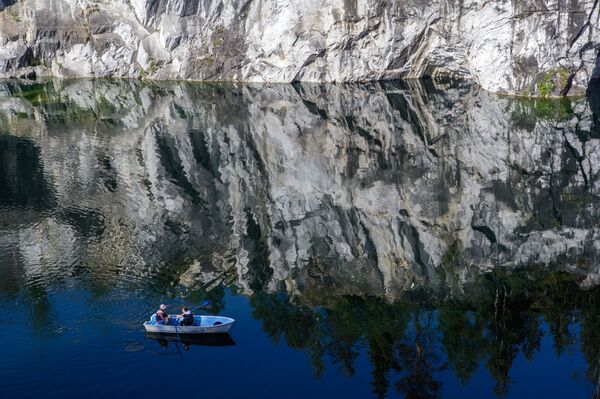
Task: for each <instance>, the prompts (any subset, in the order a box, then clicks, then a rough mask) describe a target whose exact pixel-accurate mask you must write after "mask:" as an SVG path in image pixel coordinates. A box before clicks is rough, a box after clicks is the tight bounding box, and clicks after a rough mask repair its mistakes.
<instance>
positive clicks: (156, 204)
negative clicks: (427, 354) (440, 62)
mask: <svg viewBox="0 0 600 399" xmlns="http://www.w3.org/2000/svg"><path fill="white" fill-rule="evenodd" d="M0 109H1V111H0V122H1V124H0V126H2V127H1V128H0V168H1V171H0V172H1V173H0V209H1V210H2V212H1V213H0V215H1V217H0V242H1V244H0V251H2V252H3V256H4V257H5V258H7V257H8V258H11V259H13V262H14V264H15V268H17V265H18V268H19V270H20V269H24V270H25V272H26V273H25V274H26V275H27V278H29V279H32V280H34V281H37V282H44V281H52V280H53V279H57V278H59V276H63V277H64V276H69V275H73V276H76V275H83V274H86V273H88V274H91V275H97V276H105V277H107V278H110V276H118V275H121V276H125V277H127V278H132V279H145V280H146V281H150V282H151V281H153V280H152V279H153V278H154V277H156V276H161V275H165V274H166V273H165V270H169V275H173V276H175V277H173V278H174V279H175V280H174V281H173V284H176V285H177V286H179V287H183V288H185V287H187V288H197V287H199V286H207V285H211V284H213V285H214V284H216V283H218V282H220V281H223V280H224V281H227V282H229V283H233V284H235V285H237V286H238V287H239V288H240V289H241V290H242V291H244V292H248V293H252V292H254V293H256V292H263V291H267V292H275V291H279V290H285V291H288V292H290V293H292V294H293V295H304V296H306V297H310V296H311V295H317V294H326V295H339V294H355V295H375V296H382V297H385V298H388V299H390V300H391V299H394V298H397V297H399V296H401V295H402V292H404V291H406V290H414V289H418V288H422V287H429V288H432V289H434V290H435V289H437V288H440V289H441V287H449V288H450V289H451V291H452V292H455V293H460V292H461V287H462V286H463V285H464V284H465V283H467V282H469V281H472V279H473V276H475V275H477V274H479V273H482V272H486V271H489V270H491V269H493V268H507V267H518V266H524V267H528V266H534V265H541V266H543V267H548V268H552V269H561V270H567V271H570V272H573V273H577V274H580V275H582V276H584V277H585V278H586V280H585V282H586V284H588V285H593V284H597V282H598V280H599V276H600V273H599V269H598V266H599V265H598V259H600V226H599V220H600V215H599V214H598V213H599V205H600V200H599V198H598V196H599V194H600V182H599V176H600V174H599V173H600V170H599V169H598V168H599V165H600V159H598V158H599V157H600V148H599V146H600V130H599V126H598V123H599V122H600V119H599V108H598V104H597V99H596V98H595V97H590V98H588V99H581V100H577V101H566V100H564V101H558V102H557V101H533V100H528V101H526V100H519V99H512V98H506V97H497V96H494V95H491V94H489V93H487V92H485V91H482V90H480V89H478V87H477V86H475V85H466V84H446V85H441V86H440V85H439V84H434V83H432V82H430V81H425V82H422V83H417V82H415V83H411V84H401V83H382V84H369V85H317V84H302V85H300V84H296V85H259V84H256V85H233V84H226V85H218V84H189V83H181V84H167V83H153V84H141V83H139V82H134V81H122V82H118V81H102V80H94V81H91V80H74V81H61V80H54V81H50V82H48V83H45V84H30V85H20V84H17V83H15V82H4V83H1V84H0ZM15 270H17V269H15ZM15 273H16V272H15ZM20 275H21V274H20V273H16V274H15V278H22V277H16V276H20ZM183 288H181V289H183Z"/></svg>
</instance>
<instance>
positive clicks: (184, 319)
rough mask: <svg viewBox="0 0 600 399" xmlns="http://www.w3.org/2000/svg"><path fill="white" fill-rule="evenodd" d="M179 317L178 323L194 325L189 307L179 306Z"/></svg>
mask: <svg viewBox="0 0 600 399" xmlns="http://www.w3.org/2000/svg"><path fill="white" fill-rule="evenodd" d="M179 317H181V323H180V325H182V326H193V325H194V315H193V314H192V311H191V310H190V309H188V307H187V306H182V307H181V314H180V315H179Z"/></svg>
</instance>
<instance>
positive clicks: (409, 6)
mask: <svg viewBox="0 0 600 399" xmlns="http://www.w3.org/2000/svg"><path fill="white" fill-rule="evenodd" d="M2 8H3V7H2V5H0V9H2ZM599 8H600V7H599V6H598V1H597V0H580V1H566V0H521V1H518V0H510V1H509V0H500V1H481V0H480V1H473V0H461V1H458V0H436V1H421V0H410V1H401V0H391V1H383V0H305V1H302V2H298V1H291V0H236V1H219V0H210V1H200V0H131V1H123V0H22V1H18V2H17V3H16V4H14V5H12V6H9V7H6V8H5V9H4V11H0V76H4V77H8V76H27V75H29V76H30V77H32V76H33V74H32V73H31V72H32V71H35V74H37V75H53V76H63V77H72V76H82V77H92V76H95V77H128V78H140V77H141V78H147V79H197V80H238V81H249V82H291V81H373V80H387V79H397V78H420V77H425V76H433V77H438V78H441V77H452V78H464V79H470V80H473V81H475V82H477V83H478V84H480V85H481V86H482V87H483V88H484V89H485V90H488V91H493V92H500V93H510V94H517V95H524V96H549V95H564V94H569V95H578V94H582V93H585V91H586V89H587V87H588V84H589V81H590V79H591V78H592V75H593V74H594V73H596V74H598V70H600V69H597V68H598V67H597V65H598V64H599V63H598V48H599V44H600V40H599V35H600V33H599V32H600V30H599V29H598V26H600V25H599V24H598V22H599V15H600V14H599V12H600V10H599ZM595 70H596V72H594V71H595Z"/></svg>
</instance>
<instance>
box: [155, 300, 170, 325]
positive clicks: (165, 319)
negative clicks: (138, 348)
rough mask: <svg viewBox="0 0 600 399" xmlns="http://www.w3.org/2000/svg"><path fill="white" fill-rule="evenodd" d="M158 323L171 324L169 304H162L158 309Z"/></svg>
mask: <svg viewBox="0 0 600 399" xmlns="http://www.w3.org/2000/svg"><path fill="white" fill-rule="evenodd" d="M156 324H163V325H166V324H169V315H168V314H167V305H165V304H164V303H163V304H161V305H160V306H159V308H158V310H157V311H156Z"/></svg>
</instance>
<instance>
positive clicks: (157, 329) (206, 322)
mask: <svg viewBox="0 0 600 399" xmlns="http://www.w3.org/2000/svg"><path fill="white" fill-rule="evenodd" d="M179 320H180V319H177V320H174V318H171V322H170V323H169V324H168V325H164V324H157V323H156V319H155V316H154V315H152V317H151V318H150V321H147V322H145V323H144V328H145V329H146V331H147V332H151V333H161V334H179V335H182V334H222V333H227V332H229V329H230V328H231V326H232V325H233V323H234V322H235V320H234V319H232V318H230V317H223V316H194V325H193V326H180V325H178V324H179Z"/></svg>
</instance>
